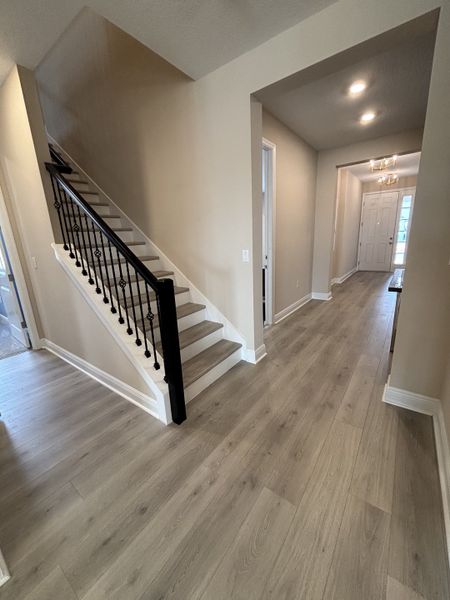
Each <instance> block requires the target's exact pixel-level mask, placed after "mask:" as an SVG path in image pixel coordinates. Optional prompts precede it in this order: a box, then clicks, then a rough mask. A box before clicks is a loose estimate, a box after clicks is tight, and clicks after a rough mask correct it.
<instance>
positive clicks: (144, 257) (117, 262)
mask: <svg viewBox="0 0 450 600" xmlns="http://www.w3.org/2000/svg"><path fill="white" fill-rule="evenodd" d="M114 231H115V230H114ZM138 258H139V260H140V261H141V262H147V261H149V260H159V256H150V255H149V256H138ZM120 262H121V263H122V264H125V262H126V261H125V259H122V260H121V261H120ZM106 264H107V265H111V259H110V258H108V259H107V260H106ZM112 264H114V265H118V264H119V261H118V259H117V258H114V259H113V261H112Z"/></svg>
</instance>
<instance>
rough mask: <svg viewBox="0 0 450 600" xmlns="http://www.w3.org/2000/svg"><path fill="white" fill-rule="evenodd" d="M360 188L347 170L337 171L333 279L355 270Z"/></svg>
mask: <svg viewBox="0 0 450 600" xmlns="http://www.w3.org/2000/svg"><path fill="white" fill-rule="evenodd" d="M361 188H362V186H361V182H360V180H359V179H358V178H357V177H355V176H354V175H353V174H352V173H350V171H348V169H340V170H339V174H338V187H337V194H336V202H337V206H336V233H335V242H334V252H333V279H339V278H340V277H344V276H345V275H347V274H348V273H350V272H351V271H352V270H353V269H355V268H356V264H357V261H358V241H359V223H360V220H361Z"/></svg>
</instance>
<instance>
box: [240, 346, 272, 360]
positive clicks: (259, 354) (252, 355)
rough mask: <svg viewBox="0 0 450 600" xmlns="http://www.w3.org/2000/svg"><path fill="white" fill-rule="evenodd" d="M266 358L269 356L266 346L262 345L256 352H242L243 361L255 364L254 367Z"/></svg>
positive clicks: (246, 350)
mask: <svg viewBox="0 0 450 600" xmlns="http://www.w3.org/2000/svg"><path fill="white" fill-rule="evenodd" d="M265 356H267V352H266V346H265V345H264V344H261V346H259V348H256V350H250V349H248V348H246V349H245V350H243V351H242V360H245V361H247V362H249V363H253V364H254V365H256V363H259V361H260V360H262V359H263V358H264V357H265Z"/></svg>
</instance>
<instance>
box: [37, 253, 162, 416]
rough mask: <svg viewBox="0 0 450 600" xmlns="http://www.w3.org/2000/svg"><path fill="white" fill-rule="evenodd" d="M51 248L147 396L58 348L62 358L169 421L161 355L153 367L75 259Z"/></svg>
mask: <svg viewBox="0 0 450 600" xmlns="http://www.w3.org/2000/svg"><path fill="white" fill-rule="evenodd" d="M52 247H53V249H54V252H55V255H56V259H57V260H58V262H59V263H60V265H61V266H62V268H63V270H64V271H65V273H66V274H67V275H68V276H69V277H70V279H71V280H72V282H73V283H74V284H75V286H76V287H77V289H78V290H79V291H80V293H81V296H82V297H83V299H84V300H85V301H86V303H87V304H88V305H89V306H90V308H92V310H94V312H95V313H96V315H97V316H98V317H99V319H100V321H101V322H102V323H103V325H104V326H105V327H106V329H107V330H108V332H109V333H110V334H111V336H112V337H113V339H114V340H115V341H116V343H117V345H118V347H119V348H120V349H121V350H122V352H123V353H124V356H126V357H127V359H128V360H129V361H130V363H131V364H132V365H133V367H134V368H135V369H136V371H137V372H138V374H139V375H140V376H141V377H142V379H143V380H144V381H145V383H146V384H147V385H148V388H149V395H148V396H147V395H145V394H143V393H142V392H138V391H137V390H135V389H134V388H132V387H131V386H129V385H128V384H126V383H124V382H122V381H119V380H118V379H116V378H114V377H112V376H111V375H108V374H107V373H105V372H103V371H101V370H100V369H97V368H96V367H94V366H93V365H90V364H89V363H88V362H86V361H84V360H83V359H81V358H79V357H76V356H74V355H73V354H71V353H70V352H67V351H66V350H63V349H60V350H61V353H62V354H61V358H63V359H64V360H67V362H71V364H73V365H74V366H75V367H77V368H79V369H80V370H82V371H84V372H85V373H87V374H88V375H90V376H91V377H94V378H95V379H97V381H99V382H100V383H102V384H103V385H106V386H107V387H110V388H111V389H113V390H114V391H116V392H117V393H118V394H120V395H122V396H124V397H125V398H127V399H128V400H130V401H131V402H133V403H134V404H137V405H138V406H140V407H141V408H142V409H144V410H145V411H147V412H148V413H150V414H151V415H153V416H154V417H156V418H157V419H159V420H160V421H162V422H163V423H165V424H168V423H171V422H172V414H171V409H170V399H169V389H168V386H167V384H166V383H165V381H164V362H163V360H162V358H161V357H160V356H159V355H158V362H159V363H160V364H161V369H159V370H155V369H154V368H153V360H152V359H151V358H150V359H149V358H145V356H144V352H143V350H142V346H140V347H139V346H136V344H135V341H134V339H135V338H134V336H130V335H128V334H127V333H126V330H125V327H124V326H123V325H120V324H119V323H118V320H117V315H113V314H112V313H111V309H110V305H109V304H105V303H104V302H103V297H102V295H101V294H97V293H96V292H95V287H94V286H92V285H89V283H88V282H87V278H86V277H83V276H82V275H81V272H80V269H79V268H78V267H76V266H75V263H74V261H73V260H72V259H71V258H70V257H69V255H68V253H67V252H66V251H65V250H64V249H63V246H62V245H61V244H52ZM133 326H134V324H133ZM57 348H58V347H55V345H52V347H50V346H47V349H49V350H52V351H54V352H55V353H57V352H56V349H57ZM63 354H64V355H63ZM69 359H70V360H69Z"/></svg>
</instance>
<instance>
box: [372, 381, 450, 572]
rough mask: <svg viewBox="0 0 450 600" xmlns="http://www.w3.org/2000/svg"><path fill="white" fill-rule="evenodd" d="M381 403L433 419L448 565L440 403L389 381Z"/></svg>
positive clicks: (448, 458)
mask: <svg viewBox="0 0 450 600" xmlns="http://www.w3.org/2000/svg"><path fill="white" fill-rule="evenodd" d="M383 402H386V404H393V405H394V406H400V407H401V408H407V409H409V410H413V411H414V412H418V413H421V414H424V415H429V416H431V417H432V418H433V429H434V439H435V444H436V454H437V462H438V471H439V481H440V484H441V495H442V508H443V512H444V524H445V536H446V542H447V559H448V562H449V564H450V447H449V445H448V436H447V429H446V427H445V419H444V413H443V410H442V404H441V401H440V400H439V399H438V398H432V397H430V396H423V395H421V394H415V393H414V392H410V391H408V390H403V389H401V388H396V387H392V386H390V385H389V379H388V381H387V383H386V385H385V388H384V393H383Z"/></svg>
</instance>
